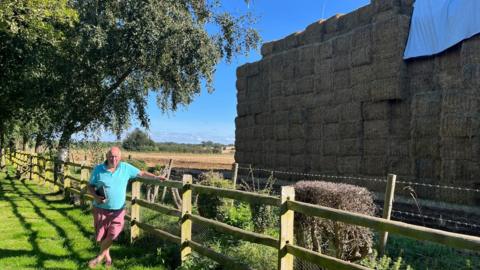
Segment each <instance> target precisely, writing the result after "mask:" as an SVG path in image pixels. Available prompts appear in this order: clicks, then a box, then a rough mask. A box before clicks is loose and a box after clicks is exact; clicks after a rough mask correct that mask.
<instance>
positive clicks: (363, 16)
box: [354, 5, 374, 39]
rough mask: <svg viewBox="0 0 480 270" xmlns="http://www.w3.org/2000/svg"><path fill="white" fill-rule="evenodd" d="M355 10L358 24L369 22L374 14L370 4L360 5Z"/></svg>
mask: <svg viewBox="0 0 480 270" xmlns="http://www.w3.org/2000/svg"><path fill="white" fill-rule="evenodd" d="M355 12H356V13H357V17H358V24H359V25H363V24H369V23H370V22H371V21H372V18H373V15H374V10H373V7H372V5H366V6H364V7H361V8H359V9H357V10H356V11H355ZM354 39H355V37H354Z"/></svg>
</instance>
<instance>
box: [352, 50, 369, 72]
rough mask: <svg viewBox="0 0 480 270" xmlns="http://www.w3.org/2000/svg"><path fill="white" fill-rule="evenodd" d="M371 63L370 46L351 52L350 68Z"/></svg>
mask: <svg viewBox="0 0 480 270" xmlns="http://www.w3.org/2000/svg"><path fill="white" fill-rule="evenodd" d="M371 63H372V47H371V45H368V46H365V47H361V48H356V49H354V50H353V51H352V56H351V66H352V67H358V66H363V65H368V64H371Z"/></svg>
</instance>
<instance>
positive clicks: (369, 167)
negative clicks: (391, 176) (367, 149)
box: [361, 156, 387, 175]
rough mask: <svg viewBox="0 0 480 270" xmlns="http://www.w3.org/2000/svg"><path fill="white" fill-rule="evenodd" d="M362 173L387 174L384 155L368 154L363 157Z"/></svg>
mask: <svg viewBox="0 0 480 270" xmlns="http://www.w3.org/2000/svg"><path fill="white" fill-rule="evenodd" d="M361 170H362V172H361V173H362V174H366V175H385V174H386V173H387V171H386V160H385V157H384V156H366V157H365V158H364V159H363V164H362V169H361Z"/></svg>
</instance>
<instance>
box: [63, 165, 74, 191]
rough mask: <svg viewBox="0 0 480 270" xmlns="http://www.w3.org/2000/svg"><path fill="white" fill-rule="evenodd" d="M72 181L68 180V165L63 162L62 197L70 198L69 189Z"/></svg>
mask: <svg viewBox="0 0 480 270" xmlns="http://www.w3.org/2000/svg"><path fill="white" fill-rule="evenodd" d="M71 187H72V183H71V180H70V166H69V165H68V164H65V167H63V199H70V190H69V188H71Z"/></svg>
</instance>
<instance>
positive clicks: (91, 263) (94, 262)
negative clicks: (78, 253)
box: [88, 257, 100, 269]
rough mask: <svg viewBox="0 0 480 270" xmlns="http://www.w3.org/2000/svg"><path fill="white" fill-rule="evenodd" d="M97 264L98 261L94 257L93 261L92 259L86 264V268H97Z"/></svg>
mask: <svg viewBox="0 0 480 270" xmlns="http://www.w3.org/2000/svg"><path fill="white" fill-rule="evenodd" d="M99 263H100V260H99V259H98V258H96V257H95V258H94V259H92V260H90V261H89V262H88V268H90V269H93V268H95V267H97V264H99Z"/></svg>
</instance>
